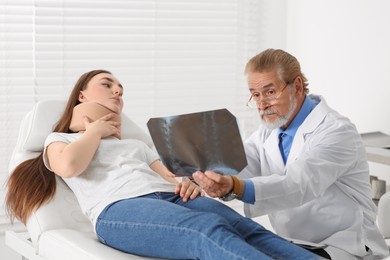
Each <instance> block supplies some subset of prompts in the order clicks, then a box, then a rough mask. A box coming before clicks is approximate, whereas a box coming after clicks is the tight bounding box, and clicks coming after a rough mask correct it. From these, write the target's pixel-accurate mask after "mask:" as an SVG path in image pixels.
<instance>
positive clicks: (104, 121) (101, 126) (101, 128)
mask: <svg viewBox="0 0 390 260" xmlns="http://www.w3.org/2000/svg"><path fill="white" fill-rule="evenodd" d="M115 115H116V114H114V113H110V114H108V115H105V116H102V117H101V118H99V119H98V120H96V121H94V122H90V120H89V118H88V117H86V116H85V117H84V118H83V121H84V125H85V131H86V132H88V133H90V132H92V133H95V134H97V135H99V136H100V138H105V137H108V136H111V135H114V136H120V123H119V122H118V121H114V120H112V119H113V118H114V116H115Z"/></svg>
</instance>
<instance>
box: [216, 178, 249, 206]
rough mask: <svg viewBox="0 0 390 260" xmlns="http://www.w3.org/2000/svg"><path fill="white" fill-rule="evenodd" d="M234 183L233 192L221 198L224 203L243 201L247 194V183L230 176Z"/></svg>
mask: <svg viewBox="0 0 390 260" xmlns="http://www.w3.org/2000/svg"><path fill="white" fill-rule="evenodd" d="M230 177H231V178H232V181H233V186H232V188H231V190H230V191H229V192H228V193H226V194H225V195H224V196H222V197H221V200H223V201H230V200H233V199H239V200H241V199H242V196H243V195H244V192H245V182H244V181H243V180H240V179H238V178H237V177H236V176H230Z"/></svg>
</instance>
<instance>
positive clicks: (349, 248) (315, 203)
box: [193, 49, 388, 260]
mask: <svg viewBox="0 0 390 260" xmlns="http://www.w3.org/2000/svg"><path fill="white" fill-rule="evenodd" d="M245 73H246V75H247V80H248V86H249V91H250V98H249V101H248V106H251V107H255V108H256V109H257V110H258V111H259V114H260V117H261V121H262V124H261V125H260V127H259V129H258V130H257V131H256V132H254V133H253V134H252V136H251V137H250V138H249V139H248V140H247V141H246V142H245V151H246V154H247V160H248V166H247V167H246V168H245V169H244V170H243V171H242V172H241V173H240V174H239V176H238V177H239V178H237V177H235V176H233V177H232V176H229V175H220V174H218V173H215V172H211V171H206V172H205V173H202V172H195V173H194V174H193V177H194V180H195V181H196V182H197V183H198V184H199V185H200V186H201V187H202V188H203V189H204V190H205V191H206V192H207V193H208V195H210V196H212V197H219V198H222V199H223V200H225V201H226V200H231V199H234V198H236V199H240V200H242V201H243V202H245V206H244V211H245V214H246V215H247V216H248V217H257V216H260V215H264V214H268V215H269V218H270V221H271V223H272V226H273V228H274V229H275V231H276V232H277V234H279V235H281V236H284V237H287V238H291V239H293V240H301V241H307V242H311V243H315V244H316V245H317V246H318V247H316V248H314V249H312V251H313V252H315V253H317V254H319V255H321V256H323V257H324V258H328V259H343V260H345V259H355V258H356V257H369V256H371V255H381V256H384V255H387V254H388V248H387V246H386V244H385V241H384V239H383V238H382V236H381V234H380V233H379V230H378V228H377V226H376V224H375V220H376V206H375V204H374V203H373V202H372V200H371V190H370V189H371V188H370V183H369V168H368V163H367V160H366V154H365V149H364V146H363V143H362V140H361V138H360V135H359V133H358V132H357V130H356V128H355V126H354V125H353V124H352V123H351V122H350V121H349V120H348V119H347V118H346V117H344V116H342V115H340V114H339V113H337V112H336V111H334V110H333V109H331V108H330V107H329V106H328V105H327V103H326V102H325V99H324V98H323V97H321V96H316V95H309V94H308V92H309V90H308V82H307V79H306V77H305V76H304V75H303V73H302V72H301V69H300V64H299V62H298V61H297V59H296V58H295V57H294V56H292V55H290V54H289V53H287V52H285V51H283V50H275V49H268V50H265V51H263V52H262V53H260V54H258V55H256V56H255V57H253V58H252V59H251V60H249V62H248V64H247V65H246V68H245ZM346 102H348V100H346Z"/></svg>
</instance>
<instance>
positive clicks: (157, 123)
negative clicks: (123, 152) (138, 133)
mask: <svg viewBox="0 0 390 260" xmlns="http://www.w3.org/2000/svg"><path fill="white" fill-rule="evenodd" d="M147 126H148V129H149V132H150V135H151V137H152V139H153V142H154V145H155V147H156V150H157V152H158V154H159V155H160V159H161V161H162V162H163V164H164V165H165V166H166V167H167V168H168V169H169V170H170V171H172V172H173V173H175V174H176V175H178V176H190V175H192V173H194V172H195V171H197V170H200V171H202V172H204V171H206V170H211V171H215V172H219V173H222V174H229V175H236V174H238V173H239V172H240V171H241V170H242V169H244V167H245V166H246V165H247V161H246V156H245V151H244V146H243V143H242V139H241V135H240V132H239V129H238V125H237V120H236V118H235V116H234V115H232V114H231V113H230V112H229V111H228V110H227V109H219V110H212V111H206V112H199V113H192V114H185V115H175V116H167V117H159V118H151V119H150V120H149V121H148V123H147Z"/></svg>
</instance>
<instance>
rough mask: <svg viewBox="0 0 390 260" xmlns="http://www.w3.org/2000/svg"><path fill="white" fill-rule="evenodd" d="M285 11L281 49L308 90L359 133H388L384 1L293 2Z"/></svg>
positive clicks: (388, 35)
mask: <svg viewBox="0 0 390 260" xmlns="http://www.w3.org/2000/svg"><path fill="white" fill-rule="evenodd" d="M287 10H288V18H287V50H288V51H289V52H291V53H292V54H294V55H295V56H296V57H297V58H298V59H299V60H300V61H301V65H302V69H303V71H304V72H305V74H306V76H307V77H308V79H309V83H310V85H309V87H310V89H311V92H312V93H318V94H321V95H324V96H325V97H326V99H327V102H328V104H329V105H331V106H332V107H333V108H335V109H336V110H338V111H339V112H340V113H342V114H344V115H346V116H348V117H349V118H350V119H351V120H352V121H353V122H354V123H355V124H356V126H357V128H358V130H359V131H360V132H368V131H376V130H380V131H383V132H385V133H387V134H390V120H389V119H388V118H389V112H390V29H389V28H388V27H389V24H390V15H389V11H390V1H387V0H374V1H372V0H342V1H340V0H316V1H312V0H295V1H289V2H288V3H287Z"/></svg>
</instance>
